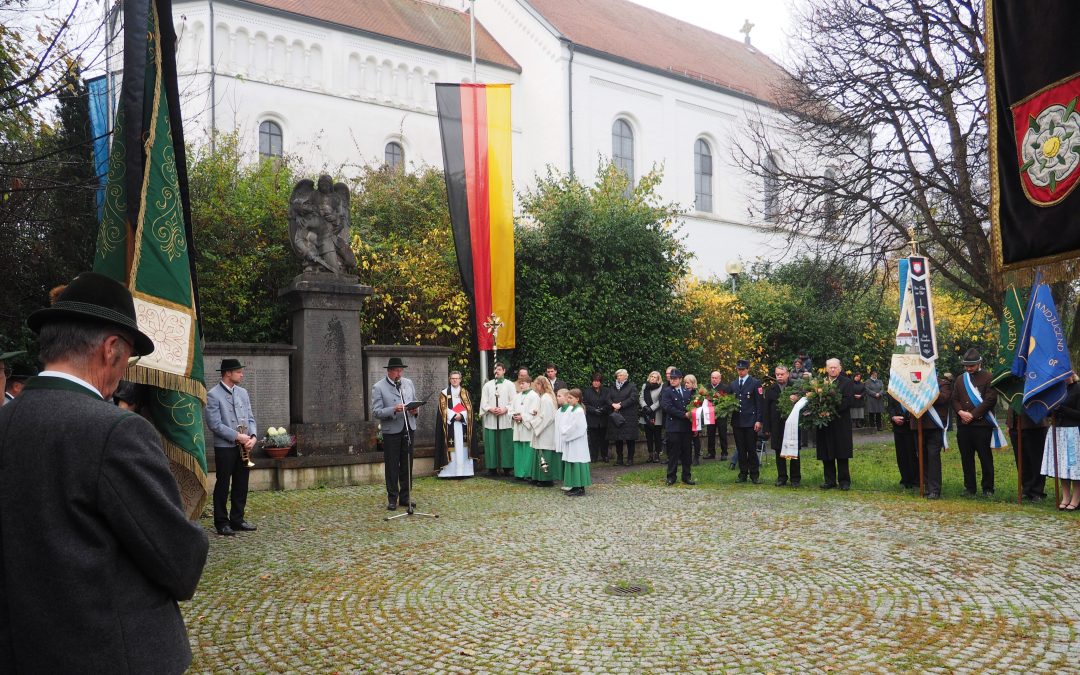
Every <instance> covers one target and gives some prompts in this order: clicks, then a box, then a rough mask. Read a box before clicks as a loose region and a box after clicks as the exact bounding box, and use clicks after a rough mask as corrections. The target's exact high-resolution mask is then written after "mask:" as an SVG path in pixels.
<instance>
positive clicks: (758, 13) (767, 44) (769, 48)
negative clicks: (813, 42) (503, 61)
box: [476, 0, 795, 62]
mask: <svg viewBox="0 0 1080 675" xmlns="http://www.w3.org/2000/svg"><path fill="white" fill-rule="evenodd" d="M631 1H632V2H636V3H637V4H639V5H645V6H646V7H651V8H652V9H655V10H657V11H660V12H663V13H664V14H667V15H669V16H673V17H675V18H677V19H682V20H683V21H686V22H688V23H692V24H695V25H698V26H701V27H702V28H707V29H708V30H711V31H713V32H714V33H719V34H721V35H725V36H727V37H730V38H734V39H736V40H742V39H743V34H742V33H740V32H739V29H740V28H742V27H743V23H745V22H746V20H747V19H749V20H750V23H752V24H754V28H753V30H751V32H750V40H751V42H752V44H753V45H754V46H755V47H757V48H758V49H760V50H761V51H763V52H765V53H766V54H768V55H769V56H771V57H773V59H775V60H777V61H782V62H786V61H787V59H786V54H785V52H786V51H787V49H786V42H787V41H786V38H785V37H784V36H785V35H786V34H788V33H791V26H790V19H789V17H790V14H791V12H790V5H791V3H792V2H794V1H795V0H631ZM476 15H477V17H478V18H479V16H480V12H479V11H477V13H476Z"/></svg>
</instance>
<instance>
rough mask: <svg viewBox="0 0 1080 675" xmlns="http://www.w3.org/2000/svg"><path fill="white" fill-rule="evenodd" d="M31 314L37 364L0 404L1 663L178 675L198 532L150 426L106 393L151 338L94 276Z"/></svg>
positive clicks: (200, 554)
mask: <svg viewBox="0 0 1080 675" xmlns="http://www.w3.org/2000/svg"><path fill="white" fill-rule="evenodd" d="M26 323H27V325H28V326H29V327H30V329H31V330H32V331H34V332H36V333H37V334H38V342H39V346H40V358H41V361H42V362H43V363H44V365H45V370H44V371H42V372H41V374H40V375H38V376H37V377H32V378H30V380H29V381H28V382H27V383H26V388H25V389H24V390H23V392H22V394H21V395H20V396H19V397H18V398H16V399H15V400H14V401H12V402H11V403H9V404H8V405H6V406H4V407H3V409H2V410H0V429H3V430H4V433H3V435H2V436H0V465H2V466H3V467H4V470H3V471H2V472H0V673H20V672H21V673H31V672H34V673H74V672H80V673H84V672H85V673H115V672H125V673H181V672H183V671H184V670H185V669H186V668H187V667H188V666H189V665H190V664H191V647H190V645H189V643H188V636H187V630H186V628H185V627H184V619H183V617H182V616H181V614H180V608H179V606H178V605H177V601H178V600H187V599H189V598H191V596H192V595H193V594H194V593H195V587H196V585H197V584H198V582H199V577H200V575H201V574H202V569H203V565H204V564H205V562H206V552H207V548H208V542H207V539H206V533H205V532H204V531H203V528H202V527H200V526H199V525H198V524H197V523H193V522H191V521H189V520H188V519H187V516H186V515H185V514H184V510H183V506H182V504H181V501H180V491H179V489H178V488H177V484H176V479H175V478H173V475H172V473H171V471H170V470H169V462H168V460H167V459H166V458H165V452H164V450H163V449H162V447H161V440H160V436H159V435H158V433H157V431H156V430H155V429H154V427H153V426H151V424H150V423H149V422H147V421H146V420H145V419H143V418H142V417H140V416H139V415H136V414H134V413H132V412H128V411H126V410H122V409H120V408H118V407H116V406H114V405H113V404H112V403H111V402H110V400H109V399H110V397H111V396H112V394H113V391H114V390H115V389H116V387H117V385H118V384H119V382H120V378H121V377H123V375H124V372H125V370H126V369H127V366H128V363H129V359H130V358H132V357H138V356H142V355H145V354H149V353H151V352H152V351H154V343H153V341H152V340H151V339H150V338H149V337H148V336H147V335H146V334H144V333H142V332H141V331H140V330H139V328H138V325H137V323H136V319H135V305H134V302H133V301H132V298H131V294H130V293H129V292H128V290H127V289H126V288H124V287H123V286H121V285H120V284H119V283H117V282H116V281H113V280H112V279H110V278H108V277H106V276H104V275H101V274H95V273H92V272H90V273H86V274H82V275H79V277H77V278H76V279H75V280H74V281H72V282H71V283H70V284H68V285H67V287H66V288H65V289H64V290H63V291H61V292H60V293H59V294H58V296H57V298H56V301H55V302H54V304H53V305H52V306H51V307H48V308H45V309H41V310H38V311H36V312H34V313H33V314H31V315H30V317H29V318H28V319H27V322H26Z"/></svg>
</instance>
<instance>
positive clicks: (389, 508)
mask: <svg viewBox="0 0 1080 675" xmlns="http://www.w3.org/2000/svg"><path fill="white" fill-rule="evenodd" d="M386 510H387V511H397V504H387V505H386Z"/></svg>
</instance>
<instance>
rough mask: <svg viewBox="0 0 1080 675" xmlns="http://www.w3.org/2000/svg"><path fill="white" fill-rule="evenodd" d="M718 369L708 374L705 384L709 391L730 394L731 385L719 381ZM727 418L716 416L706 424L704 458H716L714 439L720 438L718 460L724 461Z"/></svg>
mask: <svg viewBox="0 0 1080 675" xmlns="http://www.w3.org/2000/svg"><path fill="white" fill-rule="evenodd" d="M720 378H721V376H720V371H719V370H714V371H712V373H711V374H710V375H709V384H708V385H706V386H707V387H708V388H709V391H712V392H719V393H722V394H730V393H731V387H729V386H728V385H727V384H725V383H724V382H722V381H721V379H720ZM727 423H728V421H727V418H726V417H717V418H716V422H715V423H714V424H707V425H705V428H706V429H707V436H708V439H709V452H708V454H707V455H705V459H716V439H717V438H719V439H720V461H721V462H722V461H724V460H726V459H727V458H728V454H727Z"/></svg>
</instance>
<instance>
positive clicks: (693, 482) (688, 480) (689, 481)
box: [683, 478, 697, 485]
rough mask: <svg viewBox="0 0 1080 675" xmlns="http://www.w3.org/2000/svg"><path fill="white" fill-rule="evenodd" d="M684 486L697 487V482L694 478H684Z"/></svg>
mask: <svg viewBox="0 0 1080 675" xmlns="http://www.w3.org/2000/svg"><path fill="white" fill-rule="evenodd" d="M683 484H684V485H697V481H696V480H694V479H693V478H683Z"/></svg>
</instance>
